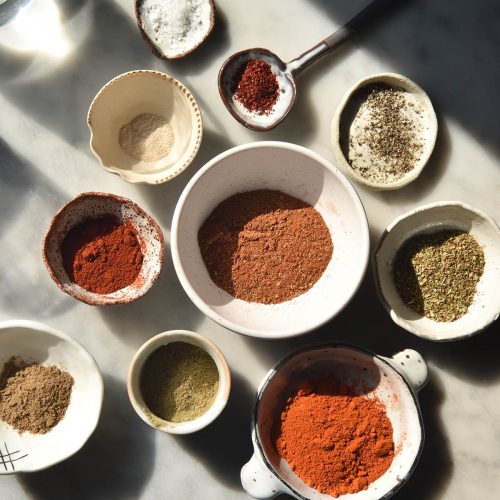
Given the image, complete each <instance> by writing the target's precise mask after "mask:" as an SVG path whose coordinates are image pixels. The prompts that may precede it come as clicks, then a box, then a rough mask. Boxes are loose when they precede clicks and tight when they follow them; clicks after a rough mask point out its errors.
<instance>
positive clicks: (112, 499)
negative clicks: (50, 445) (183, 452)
mask: <svg viewBox="0 0 500 500" xmlns="http://www.w3.org/2000/svg"><path fill="white" fill-rule="evenodd" d="M104 394H105V397H104V404H103V410H102V415H101V419H100V421H99V424H98V426H97V429H96V431H95V433H94V434H93V435H92V437H91V438H90V440H89V441H88V442H87V444H86V445H85V446H84V447H83V449H82V450H80V451H79V452H78V453H77V454H76V455H74V456H73V457H71V458H70V459H68V460H66V461H65V462H62V463H61V464H59V465H55V466H54V467H51V468H50V469H48V470H46V471H42V472H36V473H32V474H19V475H18V476H17V478H18V481H19V482H20V484H21V486H22V487H23V489H24V490H25V492H26V493H27V495H28V496H29V497H30V498H33V499H35V500H56V499H61V500H63V499H64V500H67V499H72V500H89V499H104V498H105V499H106V500H135V499H137V498H139V497H140V494H141V491H142V490H143V488H144V486H145V485H146V484H147V482H148V480H149V478H150V476H151V473H152V471H153V470H154V462H155V452H156V450H155V443H154V433H153V432H151V429H150V428H149V427H147V426H145V425H144V423H143V422H142V421H141V420H140V419H138V418H137V415H136V413H135V412H134V410H133V409H132V406H131V405H130V404H129V401H128V396H127V389H126V387H125V385H124V384H123V383H122V382H121V381H119V380H117V379H115V378H113V377H110V376H105V377H104Z"/></svg>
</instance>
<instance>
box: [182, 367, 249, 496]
mask: <svg viewBox="0 0 500 500" xmlns="http://www.w3.org/2000/svg"><path fill="white" fill-rule="evenodd" d="M231 376H232V380H231V383H232V387H231V395H230V397H229V401H228V403H227V406H226V408H225V409H224V411H223V413H222V414H221V416H220V417H219V418H218V419H217V420H216V421H215V422H214V423H213V424H211V425H210V426H209V427H207V428H206V429H203V430H202V431H200V432H197V433H196V434H193V435H186V436H177V437H176V440H177V442H178V443H179V444H180V445H181V446H182V447H183V448H184V449H185V450H186V451H187V452H188V453H189V454H191V455H193V456H194V457H196V458H197V459H199V460H200V461H201V462H202V463H203V464H204V465H205V466H206V467H207V469H208V470H209V471H210V472H211V474H212V475H213V476H214V478H216V479H217V480H218V481H220V482H221V483H223V484H225V485H226V486H228V487H229V488H231V489H233V490H238V491H241V482H240V470H241V467H242V466H243V465H244V464H245V463H246V462H247V461H248V460H249V459H250V457H251V456H252V452H253V450H252V440H251V427H250V419H251V411H252V406H253V399H254V391H253V389H252V388H251V386H250V384H249V383H248V382H247V381H246V380H245V379H244V378H243V377H242V376H241V375H239V374H238V373H235V372H232V374H231Z"/></svg>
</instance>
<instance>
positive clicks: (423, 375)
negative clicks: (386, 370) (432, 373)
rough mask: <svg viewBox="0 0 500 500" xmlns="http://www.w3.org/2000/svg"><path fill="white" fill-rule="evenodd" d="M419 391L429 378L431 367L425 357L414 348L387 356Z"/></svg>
mask: <svg viewBox="0 0 500 500" xmlns="http://www.w3.org/2000/svg"><path fill="white" fill-rule="evenodd" d="M385 359H386V360H387V361H388V362H389V363H390V364H391V365H392V366H393V367H394V368H395V369H396V370H397V371H398V372H399V373H401V375H403V377H404V378H405V379H406V380H407V381H408V382H409V383H410V385H411V386H412V387H413V389H414V390H415V391H416V392H418V391H420V389H422V387H424V385H425V384H426V383H427V380H429V368H428V367H427V363H426V362H425V360H424V358H422V356H421V355H420V354H419V353H418V352H417V351H414V350H413V349H405V350H404V351H401V352H398V353H397V354H394V356H392V358H385Z"/></svg>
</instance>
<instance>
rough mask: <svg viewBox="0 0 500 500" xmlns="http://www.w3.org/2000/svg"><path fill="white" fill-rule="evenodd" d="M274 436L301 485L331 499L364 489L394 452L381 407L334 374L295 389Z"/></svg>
mask: <svg viewBox="0 0 500 500" xmlns="http://www.w3.org/2000/svg"><path fill="white" fill-rule="evenodd" d="M273 437H274V443H275V447H276V450H277V452H278V453H279V455H280V456H281V457H283V458H284V459H285V460H286V461H287V462H288V465H289V466H290V468H291V469H292V470H293V471H294V472H295V474H297V476H298V477H299V478H300V479H302V481H304V482H305V483H306V484H308V485H309V486H311V487H312V488H314V489H316V490H317V491H319V492H320V493H325V494H328V495H331V496H334V497H338V496H340V495H346V494H349V493H357V492H359V491H361V490H365V489H367V488H368V486H369V484H370V483H372V482H373V481H375V480H376V479H378V478H379V477H380V476H382V475H383V474H384V473H385V472H386V471H387V469H388V468H389V466H390V465H391V463H392V460H393V457H394V453H395V451H394V441H393V429H392V424H391V421H390V420H389V418H388V417H387V414H386V410H385V407H384V405H383V404H382V403H381V402H380V401H379V400H378V399H377V398H376V397H375V396H374V395H373V394H370V395H368V396H367V395H365V394H360V392H359V390H358V389H357V388H355V387H351V386H348V385H346V384H344V383H343V382H341V381H340V380H338V379H336V378H335V376H334V375H330V376H324V377H318V378H316V379H312V380H305V381H303V382H301V383H300V384H299V386H298V388H297V389H296V390H295V391H294V392H293V393H292V395H291V396H290V397H289V398H288V400H287V402H286V406H285V408H284V409H283V411H282V412H281V417H280V419H279V420H278V421H276V422H275V425H274V432H273Z"/></svg>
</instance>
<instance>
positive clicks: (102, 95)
mask: <svg viewBox="0 0 500 500" xmlns="http://www.w3.org/2000/svg"><path fill="white" fill-rule="evenodd" d="M143 113H152V114H156V115H159V116H161V117H162V118H164V119H165V120H166V121H167V122H168V123H169V125H170V126H171V127H172V132H173V134H174V144H173V147H172V150H171V151H170V153H169V154H168V155H167V156H165V157H164V158H161V159H160V160H157V161H154V162H145V161H140V160H136V159H135V158H132V157H131V156H129V155H127V154H126V153H125V152H124V151H123V150H122V148H121V147H120V144H119V139H118V138H119V133H120V129H121V128H122V127H123V126H124V125H126V124H127V123H129V122H130V121H131V120H132V119H133V118H135V117H136V116H138V115H140V114H143ZM87 123H88V126H89V128H90V132H91V136H90V149H91V150H92V152H93V153H94V154H95V155H96V157H97V158H98V160H99V162H100V163H101V165H102V167H103V168H104V169H105V170H107V171H108V172H113V173H116V174H118V175H120V176H121V177H122V179H124V180H126V181H127V182H132V183H135V182H143V183H148V184H160V183H162V182H166V181H168V180H170V179H173V178H174V177H176V176H177V175H179V174H180V173H181V172H182V171H183V170H185V169H186V168H187V167H188V166H189V165H190V164H191V162H192V161H193V159H194V158H195V156H196V154H197V152H198V149H199V148H200V144H201V138H202V133H203V125H202V119H201V112H200V108H199V107H198V104H197V103H196V100H195V98H194V97H193V95H192V94H191V92H190V91H189V89H188V88H187V87H186V86H185V85H183V84H182V83H181V82H179V81H178V80H176V79H175V78H173V77H171V76H170V75H167V74H166V73H160V72H159V71H149V70H138V71H130V72H128V73H123V74H122V75H119V76H117V77H116V78H113V79H112V80H111V81H110V82H108V83H107V84H106V85H104V87H103V88H102V89H101V90H100V91H99V92H98V94H97V95H96V97H95V98H94V100H93V101H92V104H91V105H90V109H89V113H88V118H87Z"/></svg>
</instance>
